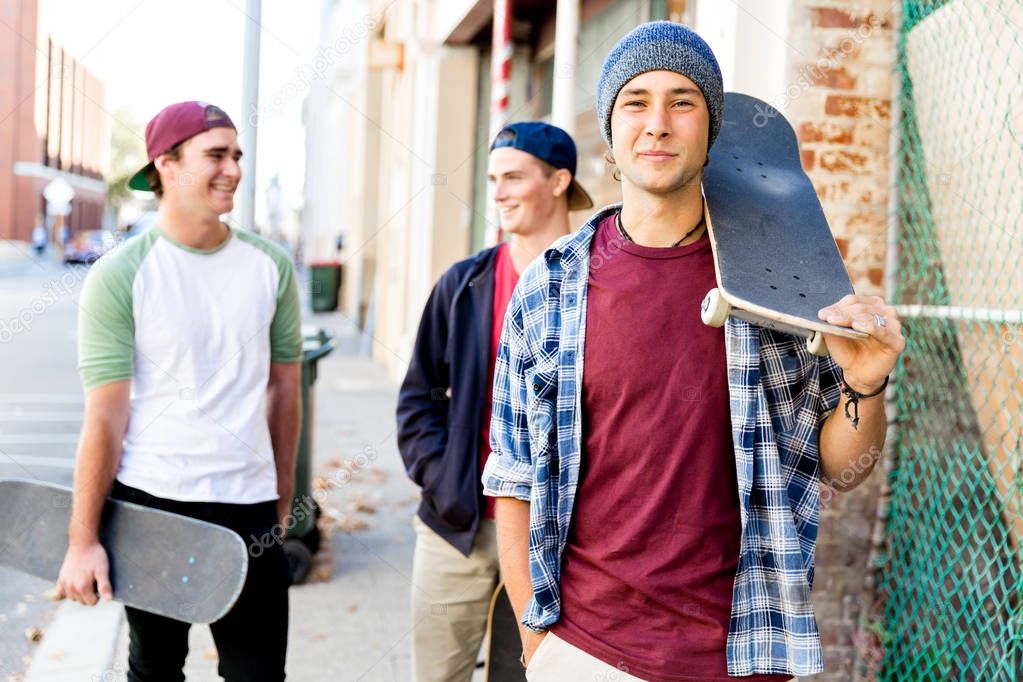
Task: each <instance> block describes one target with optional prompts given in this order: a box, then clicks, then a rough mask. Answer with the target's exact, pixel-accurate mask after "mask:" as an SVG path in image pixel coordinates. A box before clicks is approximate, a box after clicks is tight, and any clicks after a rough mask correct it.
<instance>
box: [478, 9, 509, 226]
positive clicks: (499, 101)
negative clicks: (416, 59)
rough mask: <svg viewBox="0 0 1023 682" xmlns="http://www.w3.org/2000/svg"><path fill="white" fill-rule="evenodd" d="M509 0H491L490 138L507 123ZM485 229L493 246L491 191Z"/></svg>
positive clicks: (495, 218) (497, 222)
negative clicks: (492, 10)
mask: <svg viewBox="0 0 1023 682" xmlns="http://www.w3.org/2000/svg"><path fill="white" fill-rule="evenodd" d="M511 32H512V14H511V0H494V30H493V35H492V38H491V49H490V139H491V140H493V139H494V138H495V137H496V136H497V133H498V132H500V130H501V128H503V127H504V126H505V124H506V123H508V92H509V82H510V81H511V63H512V55H513V54H514V52H515V46H514V45H513V44H512V38H511ZM487 204H488V207H489V209H488V211H487V214H488V216H489V219H488V220H487V230H486V234H485V236H484V240H485V242H486V243H487V244H490V245H493V244H497V243H498V242H500V241H501V239H502V235H501V222H500V220H499V219H498V216H497V207H496V206H494V202H493V195H492V190H488V192H487Z"/></svg>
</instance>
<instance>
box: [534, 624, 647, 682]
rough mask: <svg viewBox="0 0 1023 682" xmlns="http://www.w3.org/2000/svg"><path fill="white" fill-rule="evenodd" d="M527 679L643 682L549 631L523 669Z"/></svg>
mask: <svg viewBox="0 0 1023 682" xmlns="http://www.w3.org/2000/svg"><path fill="white" fill-rule="evenodd" d="M526 680H527V681H528V682H643V680H642V679H641V678H639V677H635V676H633V675H630V674H629V673H628V672H626V668H625V666H624V665H623V666H622V667H621V668H616V667H614V666H612V665H608V664H607V663H605V662H604V661H602V660H600V659H599V658H594V657H593V656H590V655H589V654H588V653H586V652H585V651H583V650H582V649H579V648H577V647H574V646H572V645H571V644H569V643H568V642H566V641H565V640H563V639H561V638H560V637H558V636H557V635H555V634H554V633H553V632H548V633H547V635H546V636H545V637H544V638H543V640H542V641H541V642H540V646H538V647H537V648H536V651H534V652H533V657H532V658H531V659H529V667H528V668H526Z"/></svg>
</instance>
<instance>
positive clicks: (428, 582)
mask: <svg viewBox="0 0 1023 682" xmlns="http://www.w3.org/2000/svg"><path fill="white" fill-rule="evenodd" d="M413 525H414V526H415V528H416V550H415V555H414V556H413V558H412V673H413V680H414V682H469V680H471V679H472V674H473V670H474V669H475V667H476V659H477V656H478V655H479V650H480V643H481V642H482V641H483V635H484V634H485V633H486V629H487V613H488V611H489V610H490V598H491V596H492V594H493V592H494V588H495V587H496V586H497V578H498V572H499V569H498V563H497V529H496V528H495V526H494V521H493V520H492V519H483V520H482V521H481V522H480V530H479V535H477V537H476V544H475V546H474V547H473V549H472V554H470V555H469V556H465V555H463V554H462V553H461V552H459V551H458V550H457V549H455V548H454V547H452V546H451V545H449V544H448V543H447V541H445V540H444V539H443V538H442V537H441V536H439V535H437V533H435V532H434V531H433V530H432V529H431V528H430V527H429V526H427V525H426V524H425V523H423V522H422V521H421V520H420V518H419V517H418V516H416V517H415V518H414V519H413Z"/></svg>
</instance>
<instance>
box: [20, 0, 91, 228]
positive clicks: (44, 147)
mask: <svg viewBox="0 0 1023 682" xmlns="http://www.w3.org/2000/svg"><path fill="white" fill-rule="evenodd" d="M0 17H2V19H3V21H2V22H0V240H17V241H29V240H30V239H31V235H32V229H33V228H34V227H35V226H36V225H37V224H39V223H40V222H41V221H43V220H46V201H45V199H43V195H42V191H43V188H44V187H45V186H46V185H47V183H49V182H50V181H51V180H53V179H54V178H56V177H62V178H64V179H65V180H66V181H67V182H68V183H69V184H70V185H71V187H72V188H73V189H74V190H75V197H74V199H73V201H72V204H71V213H70V215H69V216H68V219H67V224H68V225H69V227H70V228H71V230H72V231H74V230H80V229H95V228H99V227H101V226H102V222H103V212H104V205H105V202H106V183H105V182H104V179H103V178H104V173H105V170H106V168H107V165H108V163H109V161H108V158H109V148H110V144H109V141H110V125H109V120H108V119H109V117H108V116H107V115H106V114H105V112H104V97H105V95H104V86H103V83H102V82H100V81H99V80H98V79H97V78H96V77H95V76H93V75H92V74H91V73H89V72H88V71H87V70H86V69H85V68H83V67H82V66H81V65H80V64H79V63H78V62H77V61H76V60H75V58H74V57H73V56H72V55H70V54H69V53H67V52H66V51H65V50H64V49H63V48H62V47H61V46H60V45H59V44H57V43H56V42H54V41H53V40H52V39H51V38H50V37H49V35H48V34H47V33H46V30H45V26H42V25H40V22H39V7H38V0H0Z"/></svg>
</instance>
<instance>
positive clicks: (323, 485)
mask: <svg viewBox="0 0 1023 682" xmlns="http://www.w3.org/2000/svg"><path fill="white" fill-rule="evenodd" d="M313 489H314V490H330V480H329V479H326V478H324V477H323V476H315V477H313Z"/></svg>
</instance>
